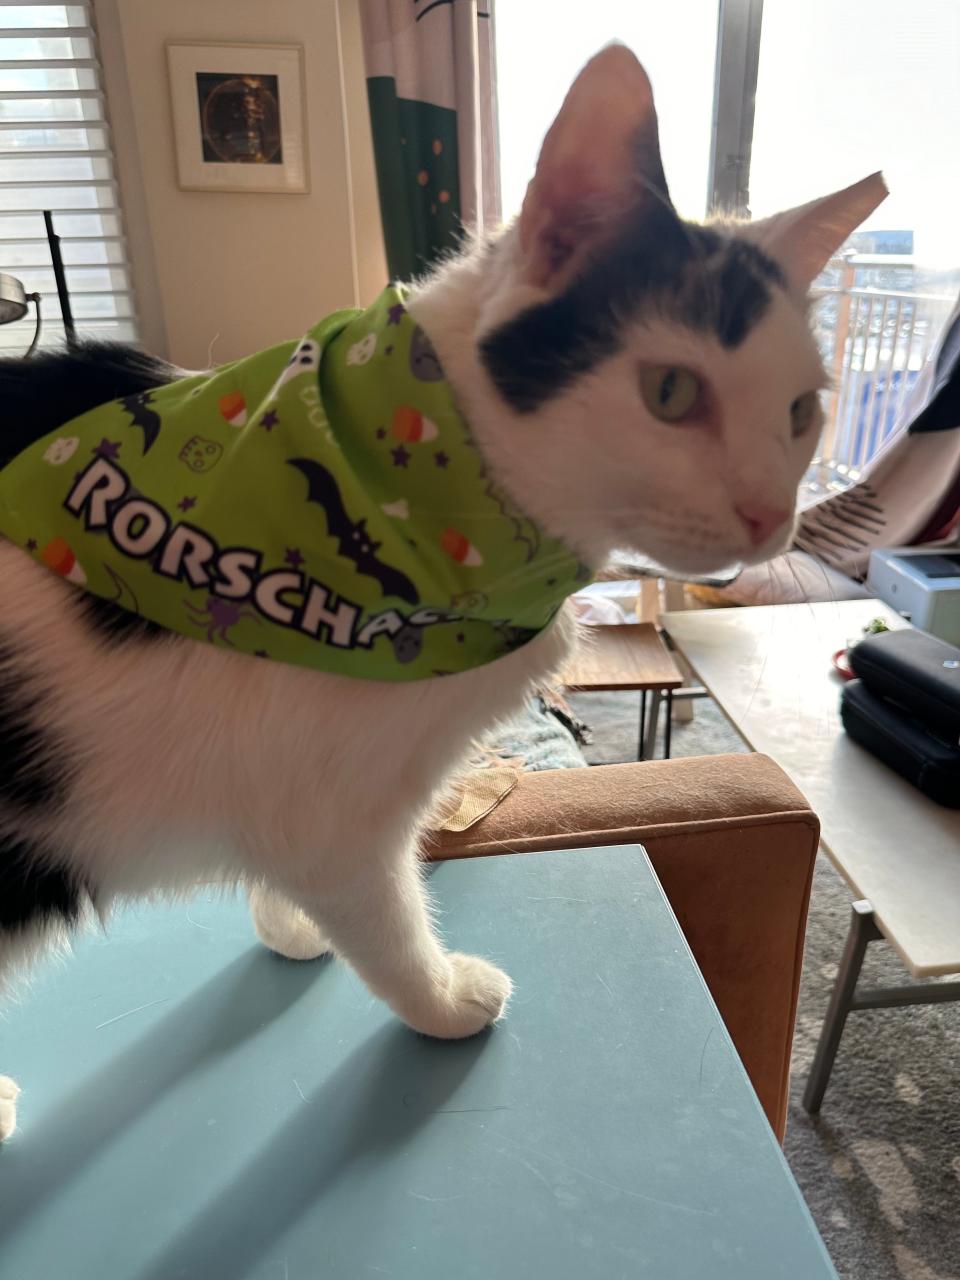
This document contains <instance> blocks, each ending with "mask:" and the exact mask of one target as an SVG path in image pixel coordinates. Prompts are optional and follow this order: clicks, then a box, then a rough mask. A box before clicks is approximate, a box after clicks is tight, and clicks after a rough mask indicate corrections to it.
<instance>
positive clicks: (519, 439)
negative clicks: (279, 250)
mask: <svg viewBox="0 0 960 1280" xmlns="http://www.w3.org/2000/svg"><path fill="white" fill-rule="evenodd" d="M884 195H885V188H884V185H883V181H882V178H881V177H880V176H879V175H874V176H872V177H870V178H866V179H864V180H863V181H862V182H859V183H857V184H856V185H855V186H853V187H850V188H848V189H847V190H844V191H841V192H838V193H836V194H834V195H831V196H827V197H825V198H824V199H822V200H818V201H814V202H812V203H811V204H808V205H805V206H803V207H802V208H799V209H795V210H792V211H790V212H788V213H784V214H781V215H779V216H778V217H775V218H772V219H769V220H767V221H765V222H761V223H757V224H752V225H745V226H733V225H731V226H725V225H716V226H710V227H701V226H697V225H693V224H690V223H686V222H683V221H681V220H680V218H679V217H678V216H677V214H676V212H675V211H674V209H673V207H672V205H671V204H670V200H669V197H668V194H667V188H666V183H665V181H664V175H663V169H662V166H661V161H660V152H659V146H658V140H657V121H656V115H655V112H654V107H653V98H652V93H651V89H650V84H649V81H648V79H647V77H646V75H645V73H644V71H643V70H642V68H641V67H640V65H639V63H638V62H637V61H636V59H635V58H634V57H633V56H632V54H630V53H629V52H628V51H627V50H626V49H624V48H623V47H620V46H612V47H610V48H607V49H606V50H604V51H603V52H602V53H600V54H599V55H598V56H597V57H596V58H594V60H593V61H592V62H590V63H589V64H588V66H587V67H586V68H585V69H584V70H583V72H582V73H581V74H580V76H579V77H578V79H577V81H576V82H575V84H574V85H573V87H572V89H571V91H570V93H569V95H568V97H567V99H566V101H565V103H564V105H563V108H562V110H561V111H560V114H559V116H558V117H557V120H556V121H555V123H554V125H553V127H552V128H551V130H550V132H549V133H548V135H547V137H546V140H545V142H544V145H543V150H542V153H541V156H540V161H539V164H538V167H537V171H536V174H535V176H534V178H533V181H532V182H531V184H530V187H529V190H528V192H527V196H526V200H525V202H524V206H523V211H522V213H521V215H520V217H519V219H518V220H517V221H516V222H515V223H514V224H513V225H511V226H510V227H508V228H507V229H506V230H505V231H504V232H503V233H502V234H501V235H500V236H498V237H495V238H492V239H490V240H488V241H485V242H483V243H479V244H475V245H473V246H472V247H470V248H469V249H468V250H467V251H465V252H464V253H463V254H462V256H460V257H457V258H455V259H453V260H451V261H449V262H447V263H446V264H445V265H443V267H442V268H441V269H439V270H438V271H437V272H436V274H434V275H432V276H431V277H429V278H428V279H426V280H424V281H422V282H420V283H419V284H418V285H417V286H416V287H415V289H414V290H413V292H412V294H411V297H410V300H409V310H410V312H411V313H412V316H413V318H414V319H415V320H416V322H417V323H418V324H419V325H421V326H422V327H423V329H424V330H425V332H426V333H427V335H428V336H429V338H430V339H431V340H432V342H433V345H434V347H435V348H436V351H437V353H438V355H439V358H440V361H441V363H442V365H443V368H444V370H445V372H446V376H447V378H448V380H449V383H450V385H451V387H452V388H453V391H454V393H455V396H456V398H457V400H458V402H459V405H460V407H461V409H462V411H463V412H464V414H465V416H466V418H467V420H468V421H469V423H470V425H471V428H472V432H473V435H474V437H475V439H476V441H477V443H478V446H479V447H480V449H481V450H482V452H483V454H484V455H485V458H486V461H487V463H488V464H489V466H490V468H491V469H492V471H493V472H494V473H495V475H496V476H497V478H498V479H499V481H500V483H501V484H502V486H503V488H505V489H506V490H507V491H508V492H509V493H510V495H511V496H512V497H513V499H514V500H515V501H516V503H517V504H518V505H519V506H520V507H521V508H523V509H525V510H526V511H527V512H528V513H529V514H530V515H531V516H532V517H534V518H535V519H537V520H538V521H539V522H540V523H541V524H542V525H543V527H544V528H545V529H546V530H547V531H548V532H549V533H551V534H553V535H554V536H557V537H559V538H561V539H563V540H564V541H565V542H566V544H567V545H568V546H570V547H571V548H572V549H574V550H575V551H576V552H577V554H578V555H579V556H580V557H582V559H583V560H584V561H585V562H586V563H587V564H588V565H590V566H592V567H594V568H596V567H599V566H601V565H602V564H603V563H604V561H605V560H606V558H607V557H608V556H609V554H610V552H611V551H612V550H613V549H614V548H620V547H632V548H635V549H636V550H637V551H640V552H643V553H645V554H647V555H649V556H651V557H653V558H655V559H656V560H657V561H659V562H660V563H662V564H664V565H666V566H669V567H670V568H671V569H672V570H674V571H676V572H679V573H683V572H688V573H705V572H709V571H712V570H715V569H716V568H718V567H719V566H722V565H725V564H729V563H732V562H734V561H744V562H756V561H759V560H761V559H764V558H766V557H768V556H770V555H773V554H775V553H777V552H779V551H780V550H781V549H782V548H783V547H784V546H785V545H786V544H787V542H788V541H789V538H790V535H791V531H792V528H793V518H794V515H793V513H794V506H795V501H796V493H797V486H798V483H799V481H800V479H801V477H802V475H803V473H804V471H805V469H806V467H807V465H808V463H809V460H810V458H811V455H812V452H813V449H814V447H815V444H816V441H817V437H818V434H819V430H820V424H821V416H820V410H819V406H818V398H817V392H818V390H819V389H820V388H821V387H823V385H824V372H823V368H822V366H821V362H820V359H819V357H818V354H817V350H816V347H815V345H814V342H813V340H812V337H811V334H810V328H809V323H808V318H807V298H806V294H807V290H808V287H809V285H810V282H811V281H812V280H813V278H814V277H815V276H816V275H817V273H818V272H819V270H820V269H821V267H822V266H823V265H824V263H825V262H826V261H827V259H828V258H829V257H830V255H831V254H832V253H833V252H835V251H836V249H837V248H838V247H839V246H840V245H841V244H842V242H843V241H844V240H845V239H846V237H847V236H848V235H849V234H850V232H851V231H852V230H853V229H854V228H855V227H856V226H857V224H858V223H859V222H860V221H861V220H862V219H863V218H864V217H866V215H867V214H869V213H870V212H871V211H872V210H873V209H874V208H875V207H876V205H877V204H878V203H879V202H880V201H881V200H882V199H883V197H884ZM176 373H177V371H175V370H172V369H170V368H168V367H167V366H164V365H162V364H161V363H159V362H156V361H153V360H151V359H149V358H147V357H144V356H142V355H139V354H137V353H136V352H133V351H126V350H123V349H117V348H113V349H111V348H104V347H99V346H92V347H90V348H88V349H86V350H83V351H81V352H79V353H75V354H70V353H63V354H60V355H46V356H42V357H40V358H38V359H36V360H34V361H28V362H13V361H5V362H2V364H0V419H2V424H3V425H2V429H0V462H2V461H3V459H5V458H9V457H11V456H13V455H14V454H15V453H16V452H17V451H18V450H19V449H20V448H23V447H25V445H27V444H28V443H30V442H31V441H32V440H34V439H37V438H39V437H40V436H41V435H43V434H45V433H47V432H49V431H52V430H53V429H54V428H56V427H58V426H60V425H61V424H62V423H63V422H65V421H67V420H69V419H70V418H72V417H74V416H76V415H78V414H80V413H81V412H84V411H85V410H86V409H88V408H91V407H93V406H94V405H96V404H98V403H101V402H103V401H106V400H109V399H113V398H116V397H119V396H127V395H134V394H137V393H141V392H143V391H145V390H147V389H149V388H150V387H152V386H156V385H157V384H159V383H162V382H164V381H167V380H169V379H170V378H171V377H173V376H176ZM572 640H573V626H572V624H571V622H570V620H569V619H568V618H567V617H566V616H564V615H563V614H561V615H560V617H558V619H557V620H556V622H555V623H554V624H553V625H552V627H550V628H549V629H548V630H547V631H545V632H544V633H542V634H541V635H540V636H539V637H538V638H537V639H535V640H534V641H532V642H531V643H529V644H527V645H525V646H524V647H523V648H522V649H519V650H517V651H516V652H514V653H512V654H510V655H509V656H506V657H504V658H502V659H499V660H498V661H496V662H494V663H492V664H490V665H488V666H485V667H481V668H479V669H476V670H474V671H469V672H467V673H465V674H461V675H456V676H451V677H448V678H446V679H443V680H442V681H441V680H423V681H417V682H412V683H396V684H378V683H371V682H368V681H366V680H350V679H345V678H338V677H333V676H330V675H325V674H317V673H314V672H310V671H307V670H304V669H302V668H300V667H295V666H288V665H283V664H280V663H273V662H259V661H253V660H251V659H249V658H248V657H246V656H243V655H239V654H232V653H230V652H228V651H225V650H224V649H222V648H218V647H215V646H213V645H211V644H205V643H200V642H195V641H192V640H188V639H184V638H181V637H178V636H173V635H170V634H167V633H164V632H158V629H157V628H155V627H153V626H152V625H147V624H145V623H144V622H143V621H142V620H141V619H138V618H137V617H135V616H133V615H131V614H125V613H123V612H120V611H119V610H117V609H115V608H113V607H111V606H108V605H106V604H104V603H102V602H98V601H97V600H96V599H95V598H93V597H91V596H89V595H84V594H82V593H77V592H76V591H75V590H74V589H73V588H71V587H70V586H69V585H67V584H65V583H64V582H63V581H61V580H60V579H59V578H57V577H55V576H54V575H52V574H50V573H47V572H45V571H44V570H43V569H42V568H40V567H38V566H37V565H36V564H35V563H34V562H33V560H32V559H31V558H30V557H29V556H27V555H26V554H24V552H23V551H22V550H21V549H19V548H17V547H14V546H12V545H11V544H9V543H3V542H0V969H4V968H5V969H6V970H7V973H8V976H9V973H10V970H11V968H12V966H14V964H15V963H16V962H18V961H20V960H22V959H25V958H26V957H27V956H28V954H29V953H30V952H31V951H33V950H36V949H37V947H38V945H39V944H45V943H51V942H54V943H55V942H58V941H60V940H62V939H63V938H65V936H66V933H67V931H68V929H69V928H70V927H72V926H75V925H77V924H78V923H80V922H81V921H82V920H83V919H85V918H87V917H95V916H96V915H97V914H99V915H100V916H101V917H102V916H103V915H104V914H105V913H106V912H107V911H108V910H109V907H110V904H111V903H112V902H113V901H115V900H117V899H121V898H124V897H127V896H129V895H137V894H143V893H147V892H156V891H165V892H178V891H185V890H188V889H189V888H190V887H191V886H192V885H194V884H195V883H196V882H197V881H198V880H200V879H204V880H211V879H219V880H222V881H224V882H231V881H232V882H240V881H242V882H244V883H246V884H247V885H248V886H253V887H252V888H251V891H250V893H251V902H252V908H253V918H254V922H255V925H256V927H257V930H258V932H259V934H260V937H261V938H262V939H263V940H264V942H265V943H266V944H267V945H268V946H270V947H273V948H274V949H275V950H277V951H279V952H281V953H283V954H284V955H289V956H294V957H297V958H301V959H306V958H309V957H312V956H317V955H320V954H321V953H323V952H324V951H326V950H328V949H333V950H334V951H335V952H336V953H337V954H338V955H339V956H341V957H342V958H343V959H344V960H346V961H347V962H349V963H350V964H351V965H352V966H353V967H354V969H355V970H356V971H357V973H358V974H359V975H360V976H361V977H362V978H363V980H364V981H365V982H366V983H367V985H368V986H369V987H370V989H371V990H372V991H373V992H375V993H376V994H377V995H378V996H380V997H381V998H382V999H384V1000H385V1001H387V1002H388V1003H389V1005H390V1006H391V1007H392V1008H393V1009H394V1010H395V1011H396V1013H397V1014H398V1015H399V1017H401V1018H402V1019H404V1020H405V1021H406V1022H408V1023H409V1024H410V1025H411V1026H412V1027H415V1028H417V1029H418V1030H420V1031H422V1032H425V1033H427V1034H428V1035H432V1036H440V1037H459V1036H469V1035H472V1034H473V1033H474V1032H477V1031H479V1030H480V1029H481V1028H482V1027H484V1026H486V1025H487V1024H488V1023H490V1022H492V1021H494V1020H496V1019H497V1018H498V1017H499V1016H500V1015H501V1013H502V1012H503V1010H504V1007H505V1004H506V1002H507V999H508V997H509V994H510V980H509V978H508V977H507V976H506V974H504V973H501V972H500V971H499V970H498V969H496V968H494V967H493V966H492V965H491V964H489V963H487V962H486V961H485V960H482V959H479V958H477V957H475V956H467V955H459V954H451V953H449V952H447V951H446V950H445V949H444V948H443V946H442V945H441V943H440V941H439V940H438V938H437V935H436V932H435V930H434V927H433V925H432V922H431V919H430V910H429V905H428V903H427V899H426V897H425V893H424V889H423V886H422V883H421V876H420V871H419V868H418V833H419V830H420V828H421V826H422V824H423V821H424V816H425V814H426V813H427V811H428V809H429V806H430V804H431V802H432V800H433V798H434V797H435V796H436V794H437V792H438V790H439V789H440V788H441V787H442V785H443V784H444V782H445V780H446V779H447V778H448V777H449V775H450V774H451V772H452V771H453V770H454V769H455V768H456V767H457V765H458V763H459V762H460V761H461V759H462V758H463V756H464V754H465V752H466V750H467V748H468V746H469V744H470V742H471V740H473V739H474V738H476V737H477V736H478V735H481V734H483V733H484V732H485V731H487V730H488V729H489V728H490V727H491V726H492V725H493V724H494V722H495V721H496V720H497V719H498V718H500V717H502V716H504V715H506V714H507V713H509V712H510V711H511V710H512V709H514V708H515V707H517V706H518V705H519V703H520V701H521V699H522V698H523V696H524V693H525V691H527V690H528V689H529V688H530V687H531V686H532V685H534V684H535V683H536V682H542V681H543V680H544V679H546V678H547V677H548V676H549V675H550V673H551V672H553V671H554V670H556V669H557V668H558V666H560V664H561V663H563V661H564V659H565V657H566V655H567V653H568V650H569V646H570V644H571V643H572ZM16 1095H17V1089H16V1086H15V1085H14V1084H13V1082H12V1081H11V1080H9V1079H8V1078H6V1077H0V1138H3V1137H6V1136H8V1135H9V1134H10V1133H11V1132H12V1130H13V1128H14V1124H15V1102H16Z"/></svg>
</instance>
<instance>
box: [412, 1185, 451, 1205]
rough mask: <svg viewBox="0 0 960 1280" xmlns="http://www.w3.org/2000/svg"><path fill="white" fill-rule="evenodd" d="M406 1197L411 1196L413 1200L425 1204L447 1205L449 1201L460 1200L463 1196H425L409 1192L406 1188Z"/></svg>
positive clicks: (418, 1192)
mask: <svg viewBox="0 0 960 1280" xmlns="http://www.w3.org/2000/svg"><path fill="white" fill-rule="evenodd" d="M407 1195H408V1196H413V1198H414V1200H424V1201H426V1203H427V1204H447V1203H448V1202H449V1201H450V1200H462V1199H463V1196H462V1195H459V1196H425V1195H424V1194H423V1193H422V1192H420V1191H411V1190H410V1188H409V1187H408V1188H407Z"/></svg>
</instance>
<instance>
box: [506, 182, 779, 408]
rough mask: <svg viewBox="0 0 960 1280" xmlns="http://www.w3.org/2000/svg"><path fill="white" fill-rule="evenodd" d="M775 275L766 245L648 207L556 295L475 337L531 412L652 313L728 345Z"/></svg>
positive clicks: (757, 309) (765, 300)
mask: <svg viewBox="0 0 960 1280" xmlns="http://www.w3.org/2000/svg"><path fill="white" fill-rule="evenodd" d="M783 283H784V280H783V276H782V274H781V272H780V269H779V267H777V266H776V264H775V263H773V262H772V261H771V260H770V259H769V258H768V257H767V256H766V255H765V254H764V253H762V252H761V251H760V250H759V249H757V248H756V247H755V246H753V245H751V244H748V243H746V242H744V241H741V240H735V239H732V238H728V237H727V236H725V235H724V234H722V233H721V232H719V231H714V230H712V229H711V228H709V227H699V226H696V225H695V224H693V223H686V222H682V221H681V220H680V219H679V218H678V217H677V215H676V214H675V213H674V212H673V210H672V209H671V208H670V207H669V206H667V205H663V206H660V205H658V206H656V207H655V208H654V209H653V210H652V211H647V212H645V213H644V214H643V216H642V218H638V219H637V220H635V221H634V222H633V223H632V224H630V225H629V226H627V227H626V228H625V230H624V231H623V232H621V233H620V235H619V236H618V237H617V238H616V239H615V240H614V241H613V242H611V243H610V244H609V245H608V246H607V247H606V248H605V249H604V250H603V251H602V252H601V253H599V254H598V256H597V257H596V258H595V259H594V260H592V261H590V262H588V263H587V264H586V265H585V267H584V268H583V270H582V271H581V272H580V274H579V275H577V276H576V277H575V278H574V279H573V280H572V281H571V282H570V283H569V285H568V286H567V287H566V289H565V290H564V291H563V292H562V293H561V294H560V295H559V296H557V297H555V298H552V299H550V300H549V301H547V302H543V303H540V304H538V305H537V306H534V307H531V308H530V309H529V310H527V311H524V312H523V313H522V314H521V315H519V316H516V317H515V318H514V319H513V320H510V321H508V322H507V323H506V324H505V325H503V326H502V327H501V328H499V329H496V330H494V332H493V333H491V334H490V335H488V337H487V338H485V339H484V341H483V343H482V344H481V349H480V350H481V358H482V359H483V361H484V364H485V365H486V368H487V371H488V372H489V374H490V376H491V378H492V379H493V381H494V383H495V385H496V386H497V389H498V390H499V391H500V394H501V395H502V396H503V397H504V399H505V400H506V401H507V402H508V403H509V404H510V405H511V406H512V407H513V408H514V409H516V410H517V411H518V412H519V413H530V412H532V411H533V410H534V409H537V408H539V407H540V405H542V404H544V403H545V402H546V401H548V400H550V399H551V398H553V397H554V396H556V395H558V394H559V393H560V392H561V391H563V390H564V389H565V388H566V387H568V386H569V385H570V384H571V383H572V382H573V381H574V380H575V379H577V378H578V377H580V376H581V375H582V374H584V373H586V372H588V371H589V370H590V369H592V368H594V366H595V365H597V364H598V363H599V362H600V361H601V360H604V359H606V358H607V357H609V356H612V355H614V354H615V353H616V352H617V351H619V350H620V347H621V345H622V339H623V333H624V326H625V324H627V323H629V321H630V320H631V319H633V318H635V317H638V316H640V315H642V314H643V313H645V312H647V313H652V314H659V315H662V316H664V317H665V318H667V319H669V320H672V321H675V322H677V323H679V324H682V325H685V326H686V327H687V328H690V329H693V330H695V331H696V332H701V333H707V334H712V335H713V336H714V337H715V338H716V339H717V340H718V341H719V342H720V343H721V344H722V345H723V346H725V347H736V346H738V345H739V344H740V343H741V342H742V341H743V339H744V338H745V337H746V335H747V333H748V332H749V331H750V329H751V328H752V327H753V326H754V325H755V324H756V323H757V322H758V321H759V320H760V318H761V317H762V316H763V314H764V312H765V311H766V309H767V307H768V306H769V304H770V298H771V293H770V286H771V285H782V284H783Z"/></svg>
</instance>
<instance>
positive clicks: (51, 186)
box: [0, 0, 137, 354]
mask: <svg viewBox="0 0 960 1280" xmlns="http://www.w3.org/2000/svg"><path fill="white" fill-rule="evenodd" d="M44 209H50V210H52V211H53V222H54V229H55V230H56V232H57V233H58V234H59V235H60V237H61V252H62V254H63V260H64V265H65V269H66V277H67V286H68V289H69V292H70V302H71V306H72V309H73V317H74V321H75V323H76V326H77V330H78V332H80V333H82V334H86V335H89V336H95V337H102V338H113V339H118V340H128V341H129V340H132V339H135V338H136V336H137V334H136V320H135V316H134V310H133V298H132V294H131V289H130V276H129V271H128V268H127V262H126V250H125V246H124V241H123V231H122V225H121V218H120V209H119V205H118V197H117V188H116V183H115V181H114V171H113V157H112V154H111V146H110V131H109V128H108V125H107V119H106V111H105V104H104V95H103V84H102V79H101V73H100V65H99V62H98V59H97V44H96V37H95V34H94V30H93V26H92V18H91V13H90V5H89V4H88V3H81V4H50V3H41V4H30V5H26V4H11V3H9V2H8V0H0V271H5V272H8V273H9V274H10V275H14V276H17V277H18V278H19V279H20V280H22V281H23V284H24V286H25V288H26V290H27V292H28V293H30V292H33V291H36V292H38V293H40V294H41V295H42V299H43V300H42V304H41V306H42V312H43V328H44V332H43V337H42V339H41V343H42V345H47V346H49V345H51V344H54V343H57V342H59V341H62V338H63V324H62V321H61V317H60V305H59V302H58V300H57V291H56V284H55V281H54V276H53V269H52V266H51V263H50V253H49V250H48V247H47V241H46V232H45V230H44V225H43V210H44ZM32 333H33V317H32V313H31V315H30V316H29V317H28V318H26V319H24V320H22V321H19V322H18V323H16V324H9V325H3V326H0V353H7V352H9V353H11V354H12V353H14V352H16V351H20V350H24V349H25V348H26V346H27V345H28V343H29V340H30V336H31V335H32Z"/></svg>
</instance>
